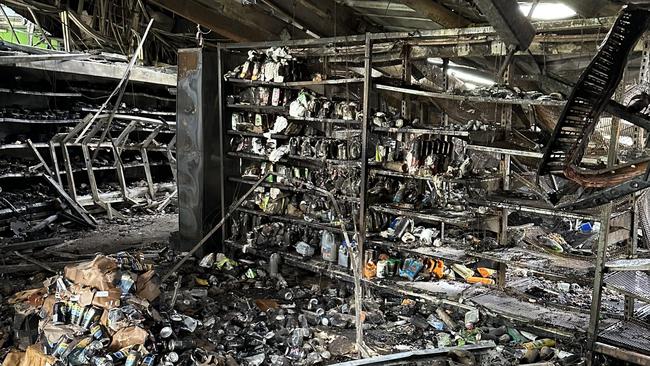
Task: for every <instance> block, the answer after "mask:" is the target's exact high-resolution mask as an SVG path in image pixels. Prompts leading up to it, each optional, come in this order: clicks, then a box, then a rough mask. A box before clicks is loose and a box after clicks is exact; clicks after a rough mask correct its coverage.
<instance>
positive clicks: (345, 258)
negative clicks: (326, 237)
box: [338, 240, 350, 268]
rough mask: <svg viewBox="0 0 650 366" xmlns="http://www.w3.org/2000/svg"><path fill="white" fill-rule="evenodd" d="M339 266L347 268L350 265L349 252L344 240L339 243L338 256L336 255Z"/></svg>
mask: <svg viewBox="0 0 650 366" xmlns="http://www.w3.org/2000/svg"><path fill="white" fill-rule="evenodd" d="M338 257H339V258H338V263H339V266H341V267H343V268H348V267H349V266H350V253H348V246H347V244H346V243H345V240H344V241H343V242H341V245H339V256H338Z"/></svg>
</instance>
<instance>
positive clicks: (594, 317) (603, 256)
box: [587, 202, 613, 364]
mask: <svg viewBox="0 0 650 366" xmlns="http://www.w3.org/2000/svg"><path fill="white" fill-rule="evenodd" d="M612 206H613V204H612V203H611V202H610V203H608V204H606V205H604V206H603V208H602V210H601V213H600V223H601V225H600V234H599V235H598V249H597V252H596V263H595V272H594V288H593V291H592V297H591V313H590V318H589V329H587V342H588V343H587V349H588V350H589V357H588V361H589V362H590V364H592V363H593V360H594V346H595V344H596V339H597V338H598V324H599V320H600V305H601V300H602V291H603V277H604V274H605V262H606V260H607V238H608V237H609V218H610V217H611V216H612Z"/></svg>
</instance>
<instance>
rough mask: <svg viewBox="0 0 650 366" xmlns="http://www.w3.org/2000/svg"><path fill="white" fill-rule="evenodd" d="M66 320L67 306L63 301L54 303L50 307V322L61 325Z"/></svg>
mask: <svg viewBox="0 0 650 366" xmlns="http://www.w3.org/2000/svg"><path fill="white" fill-rule="evenodd" d="M67 321H68V306H67V305H66V304H65V302H63V301H59V302H57V303H54V306H53V307H52V324H54V325H61V324H65V323H66V322H67Z"/></svg>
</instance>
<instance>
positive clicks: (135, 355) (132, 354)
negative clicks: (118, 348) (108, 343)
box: [124, 349, 140, 366]
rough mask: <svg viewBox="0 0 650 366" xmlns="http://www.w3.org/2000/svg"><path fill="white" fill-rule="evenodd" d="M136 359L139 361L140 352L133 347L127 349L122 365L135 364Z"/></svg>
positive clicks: (136, 362) (131, 365) (136, 363)
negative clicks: (127, 353) (127, 352)
mask: <svg viewBox="0 0 650 366" xmlns="http://www.w3.org/2000/svg"><path fill="white" fill-rule="evenodd" d="M138 361H140V352H139V351H137V350H134V349H133V350H131V351H129V355H128V356H127V357H126V362H125V363H124V366H137V365H138Z"/></svg>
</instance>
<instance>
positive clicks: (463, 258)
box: [365, 236, 471, 263]
mask: <svg viewBox="0 0 650 366" xmlns="http://www.w3.org/2000/svg"><path fill="white" fill-rule="evenodd" d="M365 244H366V245H370V246H373V245H376V246H379V247H382V248H385V249H387V250H393V251H396V252H400V253H404V254H408V255H415V256H427V257H433V258H438V259H442V260H443V261H447V262H452V263H465V262H467V261H468V260H471V257H469V256H467V255H466V254H465V251H464V250H461V249H455V248H450V247H447V246H444V245H443V246H441V247H438V248H436V247H433V246H429V247H417V248H408V247H404V245H403V244H402V243H401V242H399V241H390V240H388V239H384V238H375V237H374V236H373V237H368V238H366V242H365Z"/></svg>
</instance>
